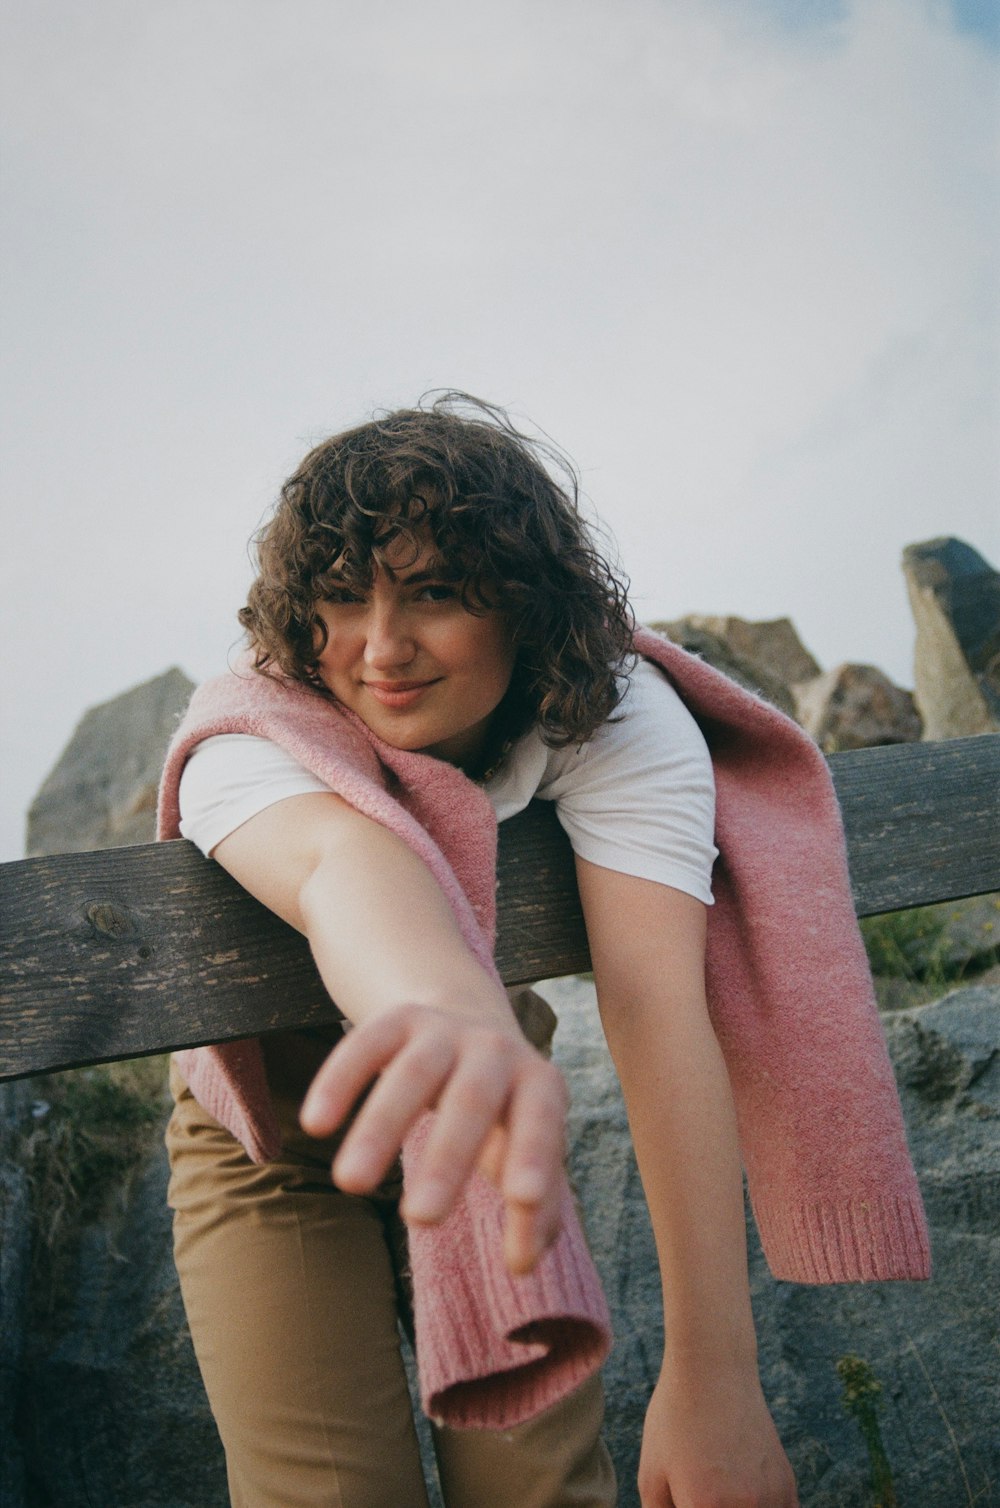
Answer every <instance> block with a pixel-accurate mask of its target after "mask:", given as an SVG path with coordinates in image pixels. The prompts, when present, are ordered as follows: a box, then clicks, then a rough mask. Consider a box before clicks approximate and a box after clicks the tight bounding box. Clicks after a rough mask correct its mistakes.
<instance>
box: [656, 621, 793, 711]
mask: <svg viewBox="0 0 1000 1508" xmlns="http://www.w3.org/2000/svg"><path fill="white" fill-rule="evenodd" d="M650 626H651V627H652V628H654V629H656V630H658V632H660V633H665V634H666V635H667V637H668V638H670V639H672V640H673V642H674V643H675V644H679V645H680V646H681V648H682V649H687V650H689V651H690V652H691V653H692V654H696V655H700V656H701V658H702V659H703V660H707V661H708V663H709V664H710V665H714V666H715V668H716V670H721V671H723V672H724V673H725V674H726V675H728V676H731V677H732V678H733V680H735V681H739V682H740V684H741V685H743V686H747V687H749V688H750V690H751V691H757V692H759V693H760V695H761V696H763V697H764V698H765V699H766V700H767V701H769V702H772V703H773V704H774V706H776V707H780V708H781V710H782V711H783V712H787V713H788V714H789V715H790V716H794V713H795V702H794V697H793V694H792V686H793V685H794V684H795V683H796V682H797V681H805V680H809V679H811V678H812V677H813V676H817V675H819V666H818V665H817V663H816V661H815V660H814V659H813V657H812V655H811V654H810V653H809V651H808V650H807V649H806V648H805V647H804V645H803V644H802V642H801V640H800V639H799V636H798V634H797V633H796V632H795V629H794V627H793V625H792V623H791V621H790V620H789V619H788V618H774V619H769V620H766V621H761V622H752V621H750V620H748V619H746V618H735V617H715V616H712V615H711V614H704V613H689V614H688V615H687V616H686V617H684V618H674V619H672V620H671V621H670V622H669V623H653V624H651V625H650Z"/></svg>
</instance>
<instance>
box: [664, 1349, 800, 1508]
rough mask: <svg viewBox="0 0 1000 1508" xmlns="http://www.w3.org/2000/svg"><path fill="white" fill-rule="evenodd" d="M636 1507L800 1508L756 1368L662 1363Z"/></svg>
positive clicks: (791, 1476)
mask: <svg viewBox="0 0 1000 1508" xmlns="http://www.w3.org/2000/svg"><path fill="white" fill-rule="evenodd" d="M639 1493H640V1498H641V1501H642V1508H798V1501H799V1499H798V1494H797V1492H796V1490H795V1478H794V1477H793V1475H792V1468H791V1466H790V1465H789V1462H788V1457H787V1456H786V1455H785V1452H784V1450H783V1449H782V1447H781V1441H780V1440H779V1439H778V1434H777V1431H776V1430H775V1427H774V1422H773V1420H772V1419H771V1415H770V1413H769V1412H768V1408H767V1404H766V1403H765V1402H764V1395H763V1393H762V1392H761V1390H760V1383H759V1381H758V1379H757V1377H756V1375H755V1374H753V1375H744V1374H742V1373H736V1372H732V1371H725V1370H723V1371H720V1372H716V1373H714V1374H713V1373H712V1372H711V1371H710V1370H708V1369H706V1370H704V1371H701V1370H699V1369H693V1370H692V1369H684V1368H682V1367H680V1366H676V1365H672V1364H671V1363H670V1362H664V1366H663V1371H662V1372H661V1374H660V1378H659V1381H658V1382H657V1385H656V1388H655V1389H654V1391H653V1396H652V1398H651V1399H650V1403H649V1408H648V1410H647V1413H646V1425H645V1428H644V1430H643V1436H642V1454H641V1456H640V1458H639Z"/></svg>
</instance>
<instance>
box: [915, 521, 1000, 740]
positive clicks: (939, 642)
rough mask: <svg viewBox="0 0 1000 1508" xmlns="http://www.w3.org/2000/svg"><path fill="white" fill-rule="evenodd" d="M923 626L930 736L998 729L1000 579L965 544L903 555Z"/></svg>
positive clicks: (926, 546)
mask: <svg viewBox="0 0 1000 1508" xmlns="http://www.w3.org/2000/svg"><path fill="white" fill-rule="evenodd" d="M903 572H904V575H905V577H906V586H907V591H908V592H909V597H910V605H911V607H912V609H913V616H914V619H915V621H916V625H917V642H916V648H915V652H914V682H915V693H914V694H915V696H916V702H917V707H918V709H919V711H920V715H921V717H922V719H923V723H924V737H925V738H928V739H934V738H959V737H961V736H963V735H965V734H975V733H992V732H996V731H997V730H998V729H1000V572H997V571H995V570H994V569H993V567H992V566H991V565H990V564H989V563H988V562H987V561H986V560H984V559H983V557H982V556H981V555H980V554H979V553H978V551H976V550H974V549H973V548H972V546H971V545H967V544H965V543H964V542H963V541H962V540H960V539H931V540H927V541H926V542H925V543H923V544H916V545H908V546H907V547H906V549H905V550H904V551H903Z"/></svg>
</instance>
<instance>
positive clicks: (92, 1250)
mask: <svg viewBox="0 0 1000 1508" xmlns="http://www.w3.org/2000/svg"><path fill="white" fill-rule="evenodd" d="M165 1114H166V1112H164V1119H165ZM162 1130H163V1122H162V1121H161V1122H160V1123H158V1124H157V1125H156V1126H154V1127H153V1128H151V1131H150V1146H149V1152H148V1154H147V1156H146V1158H145V1160H144V1161H143V1162H142V1164H141V1165H140V1166H139V1168H138V1169H137V1171H136V1173H135V1174H134V1175H133V1176H132V1177H131V1178H130V1179H129V1180H128V1182H127V1184H126V1186H125V1188H123V1189H122V1190H121V1191H120V1192H119V1195H118V1198H117V1200H116V1202H115V1204H114V1207H113V1209H112V1210H111V1211H110V1212H109V1213H107V1214H106V1215H105V1216H104V1217H103V1218H102V1219H100V1220H97V1221H95V1222H92V1223H89V1224H87V1225H85V1226H84V1227H83V1229H82V1230H81V1232H80V1244H79V1250H78V1254H77V1257H76V1260H75V1265H74V1276H73V1284H72V1287H73V1291H74V1294H75V1298H74V1302H73V1303H72V1305H71V1306H70V1308H69V1310H68V1312H67V1313H65V1314H60V1315H58V1316H57V1320H56V1322H55V1323H54V1324H51V1325H49V1326H47V1327H46V1333H45V1334H44V1335H42V1336H36V1337H35V1338H34V1341H33V1343H32V1344H29V1346H28V1347H27V1348H26V1350H25V1355H24V1359H23V1363H22V1375H21V1388H20V1398H19V1406H18V1435H19V1438H20V1442H21V1446H22V1450H23V1454H24V1461H25V1466H26V1469H27V1497H26V1508H49V1505H55V1504H58V1505H59V1508H91V1505H92V1504H98V1503H99V1504H102V1505H104V1504H108V1505H111V1504H122V1505H126V1504H127V1505H128V1508H227V1505H228V1503H229V1495H228V1490H227V1487H226V1473H225V1463H224V1459H223V1453H222V1447H221V1445H220V1443H219V1437H218V1433H217V1431H216V1428H215V1423H214V1421H213V1419H212V1416H211V1413H210V1411H209V1408H208V1403H207V1400H206V1398H205V1394H204V1390H203V1388H202V1384H201V1378H200V1375H199V1372H198V1367H197V1363H196V1361H195V1358H194V1353H193V1351H192V1348H191V1342H190V1337H189V1335H188V1330H187V1322H186V1320H185V1317H184V1311H183V1306H182V1304H181V1299H180V1292H179V1288H178V1283H177V1275H176V1272H175V1271H174V1265H173V1256H172V1242H171V1233H170V1212H169V1210H168V1208H167V1202H166V1184H167V1168H166V1159H165V1155H164V1151H163V1146H162ZM3 1502H4V1504H5V1505H6V1502H7V1500H6V1498H5V1499H3Z"/></svg>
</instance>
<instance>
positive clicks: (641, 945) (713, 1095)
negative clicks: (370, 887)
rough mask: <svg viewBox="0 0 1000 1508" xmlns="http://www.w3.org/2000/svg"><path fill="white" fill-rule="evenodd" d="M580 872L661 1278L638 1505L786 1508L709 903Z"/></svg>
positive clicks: (789, 1483) (788, 1479)
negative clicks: (721, 1038)
mask: <svg viewBox="0 0 1000 1508" xmlns="http://www.w3.org/2000/svg"><path fill="white" fill-rule="evenodd" d="M577 875H578V880H579V887H580V896H581V900H582V902H583V910H584V916H585V918H586V923H587V934H588V938H589V941H590V950H591V956H592V959H593V964H594V978H595V981H596V984H597V995H598V1001H599V1004H600V1010H601V1019H602V1022H603V1024H604V1029H605V1033H606V1035H607V1039H608V1044H609V1046H610V1048H611V1053H612V1056H613V1058H614V1060H615V1065H616V1067H617V1070H618V1074H619V1078H620V1080H621V1084H622V1090H623V1093H624V1096H625V1102H626V1107H627V1110H628V1117H629V1125H630V1128H631V1131H632V1139H633V1143H634V1145H635V1151H636V1158H637V1160H638V1164H639V1171H640V1174H641V1176H642V1182H643V1188H644V1190H645V1194H646V1200H647V1203H648V1205H649V1211H650V1217H651V1221H652V1226H653V1234H654V1237H655V1241H656V1248H657V1254H658V1258H659V1263H660V1271H661V1277H662V1287H663V1312H664V1329H665V1334H666V1344H665V1349H664V1359H663V1366H662V1370H661V1372H660V1377H659V1380H658V1382H657V1385H656V1388H655V1391H654V1393H653V1397H652V1400H651V1402H650V1406H649V1410H648V1413H647V1416H646V1427H645V1431H644V1434H643V1448H642V1457H641V1462H640V1473H639V1486H640V1491H641V1494H642V1502H643V1508H702V1505H711V1508H724V1505H728V1504H737V1503H738V1504H741V1505H747V1508H793V1505H794V1504H795V1503H796V1502H797V1497H796V1493H795V1485H794V1481H793V1478H792V1472H791V1468H790V1466H789V1464H788V1461H787V1458H786V1457H785V1454H784V1451H783V1450H782V1447H781V1444H780V1442H779V1440H778V1437H777V1433H776V1431H775V1429H774V1425H773V1423H772V1420H771V1416H770V1413H769V1412H768V1409H767V1405H766V1403H765V1402H764V1397H763V1394H762V1392H761V1388H760V1381H759V1375H758V1370H757V1344H756V1337H755V1333H754V1324H753V1315H752V1312H751V1308H750V1291H749V1281H748V1276H747V1254H746V1233H745V1226H744V1214H743V1186H742V1176H741V1169H740V1159H739V1150H738V1145H737V1139H736V1117H735V1112H734V1109H733V1101H732V1095H731V1092H730V1086H729V1077H728V1074H727V1072H726V1067H725V1063H724V1061H723V1058H722V1053H721V1051H720V1049H719V1045H718V1042H717V1040H716V1037H715V1033H714V1031H713V1029H712V1025H711V1022H710V1020H709V1016H708V1007H707V1005H706V1001H705V921H706V908H705V907H704V906H703V905H702V903H701V902H700V901H697V900H695V899H693V898H692V897H691V896H688V895H684V894H683V893H682V892H681V891H679V890H674V889H672V888H671V887H669V886H665V885H660V884H656V883H655V882H653V881H651V880H641V879H636V878H633V877H632V876H629V875H623V874H619V873H617V872H616V871H614V870H609V869H604V868H600V867H599V866H597V865H594V864H591V863H588V862H587V861H586V860H584V859H579V858H578V859H577Z"/></svg>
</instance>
